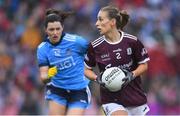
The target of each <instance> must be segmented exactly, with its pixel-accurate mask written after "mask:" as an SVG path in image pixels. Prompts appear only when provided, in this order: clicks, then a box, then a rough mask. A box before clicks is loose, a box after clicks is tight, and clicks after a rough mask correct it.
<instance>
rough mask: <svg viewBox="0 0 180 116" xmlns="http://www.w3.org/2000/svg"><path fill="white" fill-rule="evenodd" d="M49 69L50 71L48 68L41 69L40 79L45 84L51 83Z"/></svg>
mask: <svg viewBox="0 0 180 116" xmlns="http://www.w3.org/2000/svg"><path fill="white" fill-rule="evenodd" d="M48 69H49V67H48V66H42V67H40V68H39V71H40V79H41V82H43V83H44V84H46V83H48V82H49V81H50V79H49V78H48Z"/></svg>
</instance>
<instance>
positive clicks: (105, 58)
mask: <svg viewBox="0 0 180 116" xmlns="http://www.w3.org/2000/svg"><path fill="white" fill-rule="evenodd" d="M101 59H102V61H108V60H111V58H110V57H109V53H107V54H103V55H101Z"/></svg>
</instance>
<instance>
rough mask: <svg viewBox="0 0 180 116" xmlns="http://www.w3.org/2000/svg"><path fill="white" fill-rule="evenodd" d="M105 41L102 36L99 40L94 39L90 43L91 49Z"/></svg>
mask: <svg viewBox="0 0 180 116" xmlns="http://www.w3.org/2000/svg"><path fill="white" fill-rule="evenodd" d="M104 40H105V37H104V36H100V37H99V38H97V39H95V40H94V41H92V42H91V45H92V47H93V48H95V47H97V46H99V45H101V44H102V43H103V42H104Z"/></svg>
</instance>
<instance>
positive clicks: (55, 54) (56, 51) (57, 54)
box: [53, 49, 61, 56]
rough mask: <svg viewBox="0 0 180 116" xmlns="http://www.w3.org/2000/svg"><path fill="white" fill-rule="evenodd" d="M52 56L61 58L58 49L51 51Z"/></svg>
mask: <svg viewBox="0 0 180 116" xmlns="http://www.w3.org/2000/svg"><path fill="white" fill-rule="evenodd" d="M53 52H54V56H61V54H60V49H53Z"/></svg>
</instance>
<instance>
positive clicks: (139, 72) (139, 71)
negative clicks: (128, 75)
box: [132, 63, 148, 77]
mask: <svg viewBox="0 0 180 116" xmlns="http://www.w3.org/2000/svg"><path fill="white" fill-rule="evenodd" d="M147 69H148V64H147V63H143V64H140V65H139V66H138V67H137V68H136V70H134V71H132V73H133V76H134V77H137V76H140V75H142V74H143V73H145V72H146V71H147Z"/></svg>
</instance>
